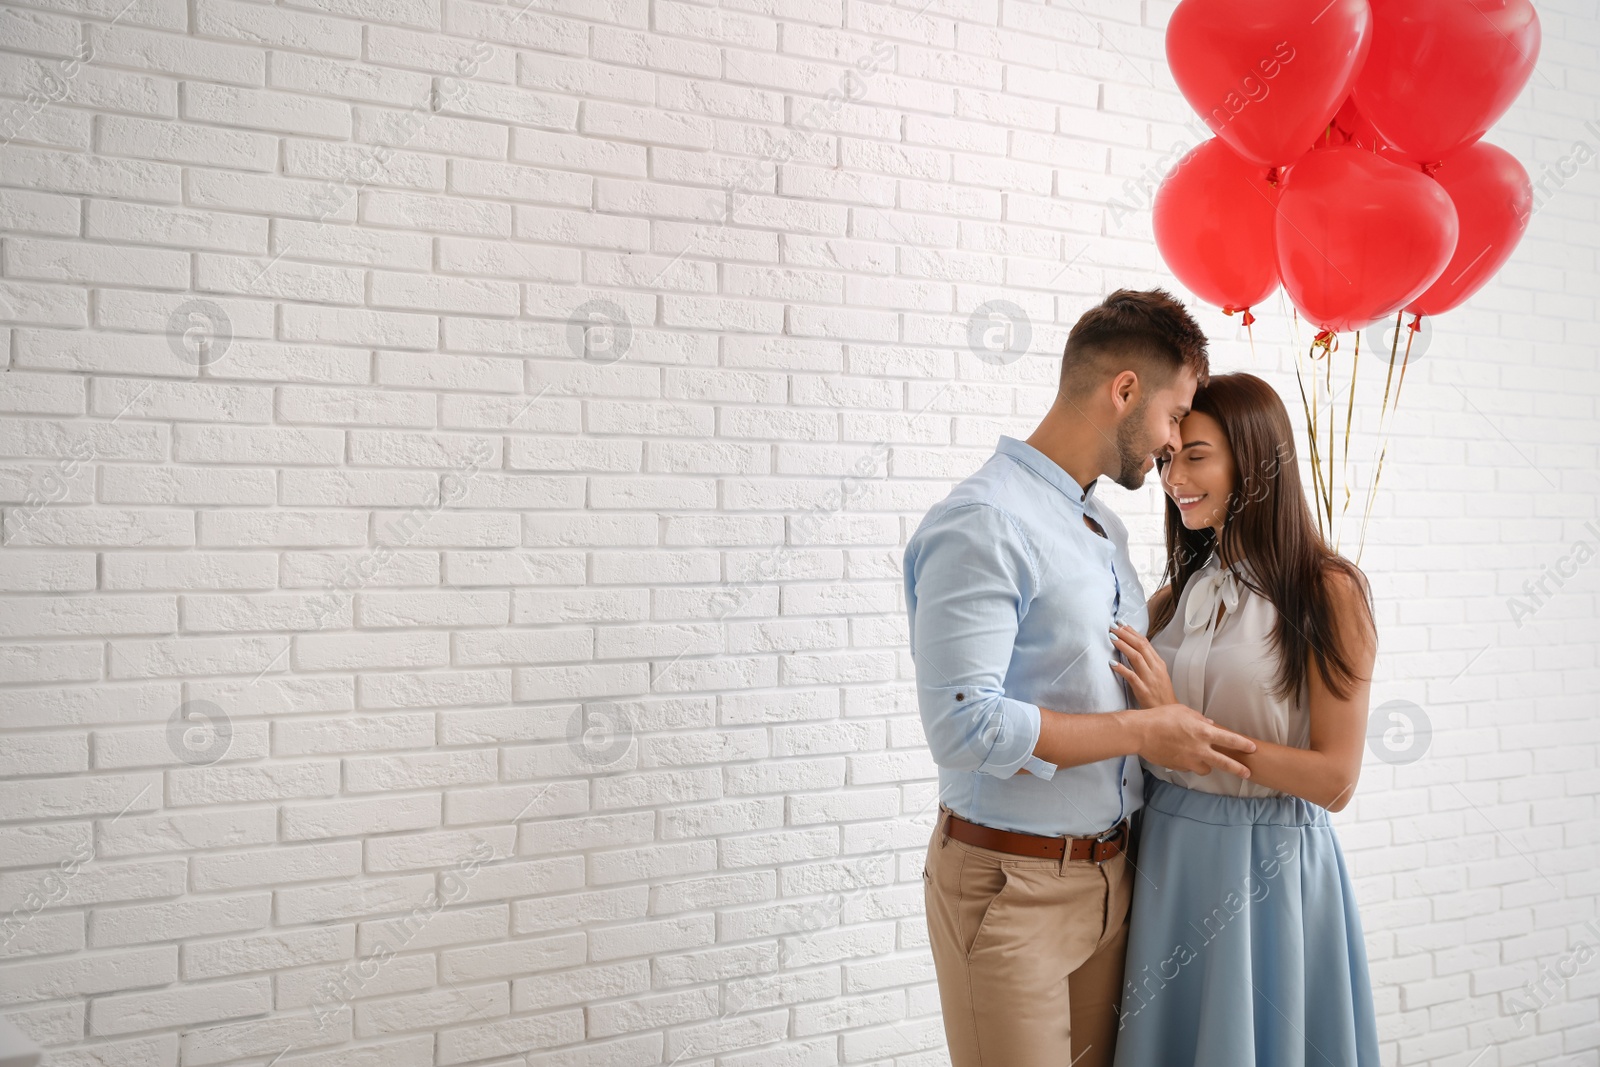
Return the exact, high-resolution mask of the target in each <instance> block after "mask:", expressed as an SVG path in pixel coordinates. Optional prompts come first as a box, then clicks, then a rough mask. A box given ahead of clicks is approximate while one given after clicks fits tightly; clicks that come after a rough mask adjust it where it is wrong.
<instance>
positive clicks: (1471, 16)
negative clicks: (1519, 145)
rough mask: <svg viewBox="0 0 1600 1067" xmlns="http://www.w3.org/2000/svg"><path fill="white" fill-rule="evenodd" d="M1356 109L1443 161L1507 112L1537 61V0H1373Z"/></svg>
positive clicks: (1403, 143) (1397, 142)
mask: <svg viewBox="0 0 1600 1067" xmlns="http://www.w3.org/2000/svg"><path fill="white" fill-rule="evenodd" d="M1372 16H1373V19H1374V25H1373V32H1372V51H1371V53H1370V54H1369V55H1368V56H1367V62H1366V65H1365V66H1363V67H1362V68H1361V73H1360V76H1359V77H1357V78H1356V83H1355V90H1354V93H1355V101H1356V106H1358V107H1359V108H1360V109H1361V112H1362V114H1364V115H1366V116H1367V118H1369V119H1371V120H1372V124H1373V125H1374V126H1376V127H1377V129H1378V131H1379V132H1380V133H1381V134H1382V135H1383V139H1384V140H1385V141H1387V142H1389V144H1391V145H1393V146H1394V147H1395V148H1397V149H1399V150H1400V152H1401V153H1403V154H1404V155H1405V156H1406V157H1407V158H1409V159H1411V160H1413V161H1414V162H1417V163H1437V162H1439V161H1440V160H1442V159H1443V158H1444V157H1445V156H1447V155H1449V154H1450V153H1451V152H1453V151H1455V150H1456V149H1458V148H1463V147H1465V146H1466V145H1469V144H1471V143H1472V142H1474V141H1476V140H1477V139H1478V138H1479V137H1482V136H1483V133H1484V131H1485V130H1487V129H1488V128H1489V127H1490V126H1492V125H1494V122H1495V120H1496V119H1498V118H1499V117H1500V116H1501V115H1503V114H1505V111H1506V108H1508V107H1510V106H1511V103H1512V101H1514V100H1515V99H1516V98H1517V94H1518V93H1520V92H1522V87H1523V86H1524V85H1526V84H1527V83H1528V77H1529V76H1530V75H1531V74H1532V73H1533V65H1534V63H1535V61H1537V60H1538V58H1539V42H1540V33H1539V16H1538V14H1537V13H1536V12H1535V11H1534V10H1533V4H1532V2H1531V0H1372Z"/></svg>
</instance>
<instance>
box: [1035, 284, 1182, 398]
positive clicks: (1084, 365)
mask: <svg viewBox="0 0 1600 1067" xmlns="http://www.w3.org/2000/svg"><path fill="white" fill-rule="evenodd" d="M1183 367H1190V368H1193V370H1194V373H1195V378H1196V380H1197V386H1198V387H1203V386H1204V385H1205V384H1206V381H1207V379H1209V378H1210V377H1211V364H1210V360H1209V358H1208V357H1207V355H1206V335H1205V331H1204V330H1202V329H1200V324H1199V323H1197V322H1195V321H1194V318H1193V317H1192V316H1190V314H1189V312H1188V311H1187V310H1186V309H1185V308H1184V306H1183V305H1182V304H1181V303H1179V302H1178V301H1177V300H1176V299H1174V298H1173V296H1172V294H1171V293H1169V292H1167V291H1166V290H1165V289H1148V290H1142V291H1141V290H1138V289H1118V290H1117V291H1116V292H1114V293H1112V294H1111V295H1110V296H1108V297H1106V298H1105V299H1104V300H1102V301H1101V302H1100V303H1099V304H1096V305H1095V306H1094V307H1092V308H1090V309H1089V310H1088V311H1085V312H1084V313H1083V315H1082V316H1081V317H1080V318H1079V319H1078V322H1077V325H1075V326H1073V327H1072V332H1071V333H1070V334H1068V335H1067V347H1066V351H1065V352H1063V353H1062V356H1061V384H1060V387H1059V390H1058V391H1059V392H1060V394H1061V395H1062V396H1065V397H1068V398H1070V399H1074V400H1076V399H1079V398H1081V397H1083V396H1085V395H1087V394H1088V393H1089V392H1090V391H1091V390H1093V389H1094V388H1096V387H1097V386H1099V385H1100V383H1102V382H1104V381H1105V380H1106V379H1107V378H1111V377H1114V376H1115V375H1118V374H1121V373H1122V372H1123V371H1125V370H1132V371H1134V372H1136V373H1137V374H1138V375H1139V380H1140V382H1141V383H1143V385H1144V386H1145V388H1146V389H1147V390H1156V389H1162V388H1165V387H1166V386H1167V385H1168V384H1170V383H1171V382H1172V379H1173V378H1174V377H1175V376H1176V375H1177V374H1178V372H1179V370H1180V369H1181V368H1183Z"/></svg>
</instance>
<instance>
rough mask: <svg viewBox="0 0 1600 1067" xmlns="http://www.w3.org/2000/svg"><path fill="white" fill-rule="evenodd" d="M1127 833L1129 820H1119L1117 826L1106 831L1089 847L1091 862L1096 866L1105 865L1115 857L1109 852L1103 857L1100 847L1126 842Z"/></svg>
mask: <svg viewBox="0 0 1600 1067" xmlns="http://www.w3.org/2000/svg"><path fill="white" fill-rule="evenodd" d="M1127 833H1128V820H1127V819H1121V820H1119V821H1118V822H1117V825H1115V826H1113V827H1112V828H1111V829H1109V830H1107V831H1105V832H1104V833H1102V834H1100V835H1099V836H1098V837H1096V838H1095V839H1094V844H1092V845H1090V846H1089V858H1090V859H1091V860H1093V861H1094V862H1095V863H1096V864H1100V863H1104V862H1105V861H1106V860H1108V859H1110V858H1111V857H1112V856H1113V855H1115V853H1113V852H1110V851H1107V852H1106V853H1105V854H1104V855H1101V854H1100V846H1101V845H1109V844H1112V843H1114V842H1117V841H1121V840H1124V839H1125V837H1126V835H1127Z"/></svg>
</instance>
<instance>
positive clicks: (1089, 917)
mask: <svg viewBox="0 0 1600 1067" xmlns="http://www.w3.org/2000/svg"><path fill="white" fill-rule="evenodd" d="M1137 859H1138V858H1137V855H1135V856H1134V858H1133V860H1132V861H1131V862H1130V860H1129V858H1128V856H1127V855H1125V854H1124V853H1120V852H1119V853H1118V854H1117V855H1116V856H1113V857H1112V858H1111V859H1109V860H1106V861H1104V862H1102V863H1098V864H1097V863H1094V862H1093V861H1091V860H1039V859H1029V858H1027V857H1025V856H1014V855H1012V854H1010V853H1008V852H996V851H993V850H992V849H987V848H979V847H977V846H976V845H968V844H965V843H963V842H961V841H956V840H954V839H953V838H949V837H946V836H945V833H944V819H943V816H942V813H941V817H940V819H939V822H938V824H937V825H935V827H934V831H933V839H932V840H931V841H930V842H929V843H928V858H927V863H926V865H925V866H924V868H923V873H922V878H923V889H924V894H925V897H926V901H927V910H928V938H929V941H930V942H931V944H932V949H933V964H934V971H935V974H936V976H937V978H938V981H939V1002H940V1006H941V1008H942V1009H943V1012H944V1032H945V1037H946V1039H947V1040H948V1041H949V1044H950V1062H951V1063H952V1065H953V1067H1068V1065H1069V1064H1070V1065H1071V1067H1111V1059H1112V1052H1113V1050H1114V1047H1115V1042H1116V1037H1117V1006H1118V1003H1119V1001H1120V999H1121V994H1122V964H1123V957H1124V955H1125V954H1126V951H1127V947H1128V912H1129V904H1130V903H1131V901H1132V898H1133V870H1134V867H1133V864H1134V863H1136V862H1137Z"/></svg>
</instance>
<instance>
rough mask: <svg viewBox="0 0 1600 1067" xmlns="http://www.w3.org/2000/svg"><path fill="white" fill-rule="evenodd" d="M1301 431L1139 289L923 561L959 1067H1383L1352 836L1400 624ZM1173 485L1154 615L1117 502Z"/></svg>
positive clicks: (952, 1026)
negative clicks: (1331, 517)
mask: <svg viewBox="0 0 1600 1067" xmlns="http://www.w3.org/2000/svg"><path fill="white" fill-rule="evenodd" d="M1292 435H1293V430H1292V427H1291V426H1290V423H1289V417H1288V413H1287V412H1286V411H1285V410H1284V406H1283V403H1282V402H1281V401H1280V400H1279V399H1278V397H1277V394H1275V393H1274V392H1273V391H1272V389H1271V388H1270V387H1269V386H1268V385H1267V383H1266V382H1264V381H1262V380H1261V379H1260V378H1257V377H1255V376H1253V375H1250V374H1225V375H1219V376H1217V377H1215V378H1212V377H1211V376H1210V371H1209V366H1208V362H1207V356H1206V340H1205V335H1204V334H1203V333H1202V331H1201V330H1200V328H1199V326H1198V325H1197V324H1196V323H1195V322H1194V320H1193V319H1192V318H1191V317H1190V316H1189V314H1188V313H1187V312H1186V311H1185V310H1184V309H1183V307H1182V305H1181V304H1179V303H1177V302H1176V301H1174V300H1173V299H1172V297H1171V296H1170V295H1168V294H1167V293H1165V292H1163V291H1161V290H1159V289H1158V290H1153V291H1150V292H1135V291H1130V290H1126V289H1123V290H1118V291H1117V292H1115V293H1113V294H1111V296H1109V297H1108V298H1107V299H1106V300H1105V301H1104V302H1103V303H1101V304H1100V305H1099V306H1097V307H1095V308H1093V309H1091V310H1090V311H1088V312H1087V313H1085V314H1084V316H1083V317H1082V318H1081V319H1079V320H1078V323H1077V325H1076V326H1074V327H1073V329H1072V332H1071V334H1070V335H1069V337H1068V340H1067V345H1066V351H1065V354H1064V356H1063V358H1062V364H1061V381H1060V387H1059V389H1058V392H1057V395H1056V400H1055V403H1054V405H1053V406H1052V407H1051V409H1050V411H1049V413H1048V414H1047V415H1046V416H1045V418H1044V421H1043V422H1041V423H1040V424H1039V427H1038V429H1036V430H1035V431H1034V432H1033V434H1032V435H1031V436H1029V438H1028V439H1027V440H1026V441H1019V440H1016V439H1015V438H1012V437H1006V436H1002V437H1001V438H1000V441H999V445H998V447H997V448H996V450H995V454H994V455H993V456H992V457H990V458H989V459H988V460H987V461H986V462H985V463H984V465H983V466H982V467H981V468H979V469H978V471H977V472H976V473H975V474H973V475H972V476H971V477H969V478H967V479H966V480H965V481H963V482H961V483H960V484H959V485H957V486H956V487H955V489H954V490H952V491H951V493H950V495H949V496H948V497H947V498H945V500H943V501H942V502H940V503H939V504H937V505H935V506H934V507H933V509H932V510H930V511H929V512H928V514H927V516H926V517H925V518H924V519H923V521H922V524H921V525H920V526H919V527H918V528H917V531H916V533H915V534H914V535H913V536H912V537H911V540H910V542H909V544H908V545H907V546H906V552H905V592H906V608H907V612H908V614H909V617H910V626H911V632H910V637H911V649H912V655H913V660H914V663H915V666H916V678H917V696H918V702H919V705H920V708H921V712H922V722H923V726H924V728H925V730H926V733H927V738H928V744H929V747H930V748H931V750H932V752H933V757H934V759H935V761H936V762H937V763H938V765H939V799H940V809H941V810H940V815H939V820H938V822H937V824H936V825H935V828H934V833H933V838H932V840H931V841H930V842H929V844H928V855H927V861H926V866H925V869H924V871H923V880H924V889H925V898H926V904H927V916H928V935H929V940H930V942H931V945H932V950H933V960H934V968H935V972H936V975H937V978H938V983H939V998H940V1003H941V1005H942V1008H943V1013H944V1026H945V1034H946V1036H947V1038H948V1040H949V1045H950V1056H951V1060H952V1062H953V1064H954V1065H955V1067H979V1065H982V1067H1046V1065H1048V1067H1067V1065H1069V1064H1070V1065H1072V1067H1113V1065H1114V1067H1378V1048H1377V1032H1376V1023H1375V1018H1374V1010H1373V1003H1372V992H1371V987H1370V983H1369V979H1368V974H1367V960H1366V949H1365V946H1364V944H1363V942H1362V935H1361V922H1360V916H1359V914H1358V912H1357V910H1356V901H1355V895H1354V893H1353V891H1352V888H1351V884H1350V879H1349V875H1348V873H1347V871H1346V868H1345V863H1344V856H1343V853H1342V852H1341V851H1340V847H1339V842H1338V840H1337V838H1336V837H1335V835H1334V831H1333V827H1332V826H1331V825H1330V823H1329V820H1328V812H1330V811H1338V810H1340V809H1341V808H1343V807H1344V806H1345V805H1346V804H1347V803H1348V802H1349V800H1350V796H1351V794H1352V792H1353V791H1354V790H1355V786H1356V780H1357V778H1358V776H1359V773H1360V766H1361V754H1362V747H1363V744H1364V741H1365V734H1366V722H1367V700H1368V694H1369V689H1370V679H1371V669H1372V665H1373V661H1374V659H1375V657H1376V652H1377V635H1376V627H1375V625H1374V622H1373V614H1372V609H1371V605H1370V593H1369V591H1368V588H1367V585H1366V580H1365V577H1364V575H1362V573H1361V571H1360V570H1359V569H1358V568H1356V567H1355V566H1354V565H1353V564H1351V563H1349V562H1348V561H1347V560H1345V559H1343V558H1342V557H1340V556H1338V555H1337V554H1335V553H1334V552H1333V551H1332V550H1330V549H1329V548H1328V546H1327V545H1326V544H1325V543H1324V542H1323V540H1322V538H1321V537H1320V536H1319V535H1318V533H1317V529H1316V526H1315V523H1314V521H1313V519H1312V516H1311V512H1310V509H1309V507H1308V506H1307V503H1306V499H1305V497H1304V495H1303V494H1302V491H1301V484H1300V478H1299V473H1298V470H1297V467H1296V460H1295V451H1294V445H1293V441H1292ZM1152 468H1155V469H1158V470H1159V472H1160V478H1161V484H1162V488H1163V489H1164V490H1165V493H1166V547H1167V552H1166V555H1167V561H1166V573H1165V575H1164V576H1163V583H1164V584H1163V585H1162V586H1161V588H1159V589H1157V590H1156V592H1155V594H1154V595H1153V596H1152V597H1151V598H1150V599H1149V601H1148V603H1147V602H1146V600H1145V597H1144V593H1143V590H1142V588H1141V586H1140V583H1139V578H1138V576H1137V575H1136V574H1135V573H1134V569H1133V563H1132V560H1131V559H1130V557H1129V554H1128V547H1127V529H1126V527H1125V526H1124V525H1123V523H1122V521H1121V520H1120V519H1119V518H1118V517H1117V516H1116V515H1115V514H1114V513H1113V512H1112V511H1111V510H1110V509H1108V508H1106V507H1105V506H1104V505H1103V504H1102V503H1101V502H1100V500H1099V499H1098V498H1097V497H1096V495H1095V493H1094V488H1095V485H1096V484H1098V483H1097V479H1098V478H1099V477H1100V476H1101V475H1102V474H1105V475H1109V476H1111V477H1112V478H1113V479H1115V481H1116V482H1117V484H1118V485H1121V486H1123V487H1124V488H1127V489H1138V488H1139V487H1140V486H1141V485H1142V484H1143V483H1144V479H1145V475H1146V474H1147V473H1148V472H1149V471H1150V470H1151V469H1152Z"/></svg>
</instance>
